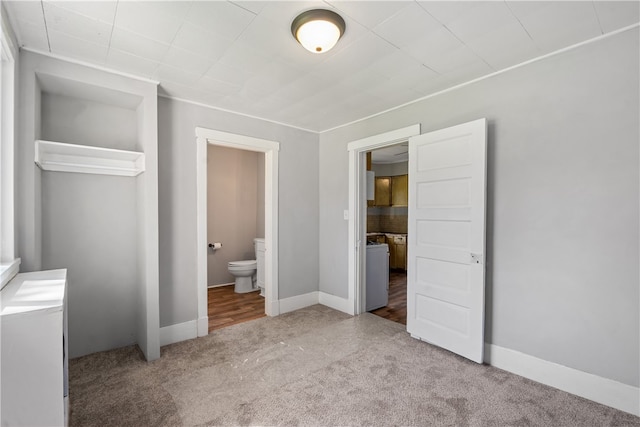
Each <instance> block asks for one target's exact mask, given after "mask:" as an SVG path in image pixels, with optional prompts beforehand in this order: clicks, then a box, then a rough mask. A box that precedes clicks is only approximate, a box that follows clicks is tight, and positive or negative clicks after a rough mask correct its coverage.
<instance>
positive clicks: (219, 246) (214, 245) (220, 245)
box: [209, 242, 222, 251]
mask: <svg viewBox="0 0 640 427" xmlns="http://www.w3.org/2000/svg"><path fill="white" fill-rule="evenodd" d="M209 247H210V248H211V249H212V250H214V251H215V250H216V249H220V248H221V247H222V243H219V242H216V243H209Z"/></svg>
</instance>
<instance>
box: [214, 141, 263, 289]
mask: <svg viewBox="0 0 640 427" xmlns="http://www.w3.org/2000/svg"><path fill="white" fill-rule="evenodd" d="M260 165H262V168H260ZM260 170H262V176H260ZM207 171H208V172H207V214H208V216H207V240H208V242H209V243H213V242H220V243H222V248H221V249H217V250H215V251H214V250H211V249H210V250H209V251H208V254H207V255H208V256H207V284H208V285H209V286H211V285H220V284H227V283H233V281H234V277H233V275H231V274H230V273H229V271H228V269H227V263H228V262H229V261H238V260H246V259H255V253H254V249H253V239H254V238H255V237H264V234H258V233H259V229H261V231H262V233H264V153H258V152H254V151H246V150H238V149H234V148H227V147H221V146H216V145H212V144H209V145H208V146H207ZM260 212H261V215H259V213H260ZM260 218H261V220H262V227H259V222H260Z"/></svg>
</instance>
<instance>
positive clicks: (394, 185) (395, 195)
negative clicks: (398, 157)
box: [368, 175, 409, 206]
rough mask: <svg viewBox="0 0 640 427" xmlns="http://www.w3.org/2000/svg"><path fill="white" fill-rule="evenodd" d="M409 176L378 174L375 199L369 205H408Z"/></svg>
mask: <svg viewBox="0 0 640 427" xmlns="http://www.w3.org/2000/svg"><path fill="white" fill-rule="evenodd" d="M408 178H409V176H408V175H397V176H377V177H376V179H375V199H374V200H373V203H371V202H370V203H369V204H368V206H408V205H409V203H408V201H409V179H408Z"/></svg>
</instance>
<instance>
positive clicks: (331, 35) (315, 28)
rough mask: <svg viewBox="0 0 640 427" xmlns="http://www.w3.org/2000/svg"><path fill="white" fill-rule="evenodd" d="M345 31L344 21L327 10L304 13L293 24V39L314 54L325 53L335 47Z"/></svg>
mask: <svg viewBox="0 0 640 427" xmlns="http://www.w3.org/2000/svg"><path fill="white" fill-rule="evenodd" d="M344 29H345V23H344V19H342V17H341V16H340V15H338V14H337V13H335V12H332V11H330V10H326V9H313V10H308V11H306V12H302V13H301V14H300V15H298V16H297V17H296V19H294V20H293V22H292V23H291V33H292V34H293V37H295V39H296V40H298V42H299V43H300V44H301V45H302V46H303V47H304V48H305V49H307V50H308V51H310V52H313V53H324V52H326V51H328V50H329V49H331V48H332V47H333V46H335V45H336V43H337V42H338V40H339V39H340V37H342V35H343V34H344Z"/></svg>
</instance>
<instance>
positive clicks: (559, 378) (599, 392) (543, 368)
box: [485, 343, 640, 416]
mask: <svg viewBox="0 0 640 427" xmlns="http://www.w3.org/2000/svg"><path fill="white" fill-rule="evenodd" d="M485 362H486V363H488V364H490V365H491V366H495V367H496V368H500V369H504V370H505V371H509V372H512V373H514V374H517V375H520V376H522V377H525V378H529V379H530V380H533V381H537V382H539V383H542V384H546V385H548V386H551V387H555V388H557V389H560V390H563V391H566V392H568V393H571V394H575V395H577V396H580V397H584V398H585V399H589V400H593V401H594V402H598V403H602V404H603V405H607V406H611V407H612V408H616V409H620V410H621V411H625V412H629V413H630V414H633V415H636V416H640V388H638V387H633V386H630V385H628V384H623V383H621V382H618V381H614V380H611V379H608V378H603V377H599V376H597V375H593V374H589V373H587V372H582V371H579V370H577V369H573V368H569V367H567V366H563V365H558V364H557V363H553V362H549V361H546V360H542V359H538V358H537V357H533V356H530V355H528V354H524V353H520V352H518V351H515V350H510V349H508V348H504V347H499V346H497V345H493V344H489V343H485Z"/></svg>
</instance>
